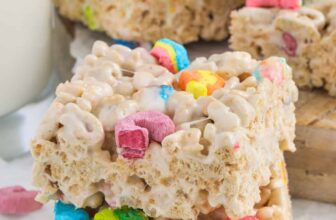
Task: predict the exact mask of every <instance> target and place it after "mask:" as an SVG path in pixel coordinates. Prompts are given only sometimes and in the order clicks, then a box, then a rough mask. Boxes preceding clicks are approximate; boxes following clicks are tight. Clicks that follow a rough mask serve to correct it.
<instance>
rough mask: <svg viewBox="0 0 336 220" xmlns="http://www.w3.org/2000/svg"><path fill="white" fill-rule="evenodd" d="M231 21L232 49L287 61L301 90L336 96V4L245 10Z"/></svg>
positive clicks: (325, 1)
mask: <svg viewBox="0 0 336 220" xmlns="http://www.w3.org/2000/svg"><path fill="white" fill-rule="evenodd" d="M231 18H232V22H231V26H230V32H231V34H232V36H231V39H230V43H231V45H230V47H231V48H232V49H234V50H242V51H247V52H249V53H251V54H252V56H253V57H255V58H265V57H269V56H273V55H277V56H281V57H285V58H286V59H287V60H288V63H289V64H290V66H291V67H292V68H293V70H294V81H295V82H296V83H297V85H298V86H299V87H301V88H312V87H317V88H324V89H326V90H327V91H328V92H329V94H330V95H332V96H335V95H336V63H335V60H336V1H334V0H321V1H310V4H307V7H302V8H300V9H298V10H286V9H279V8H257V7H245V8H242V9H241V10H238V11H234V12H232V14H231Z"/></svg>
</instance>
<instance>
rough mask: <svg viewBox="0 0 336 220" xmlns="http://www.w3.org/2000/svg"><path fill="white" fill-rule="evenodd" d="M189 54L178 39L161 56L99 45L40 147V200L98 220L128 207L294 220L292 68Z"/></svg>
mask: <svg viewBox="0 0 336 220" xmlns="http://www.w3.org/2000/svg"><path fill="white" fill-rule="evenodd" d="M172 54H175V55H176V57H175V58H172V57H171V55H172ZM167 55H169V56H167ZM186 56H187V53H186V51H185V50H184V48H183V47H182V46H181V45H178V44H176V43H174V42H172V41H169V40H167V39H163V40H160V42H158V43H157V44H156V45H155V47H154V48H153V50H152V51H151V53H149V52H148V51H146V50H145V49H143V48H136V49H134V50H130V49H128V48H126V47H123V46H120V45H113V46H111V47H109V46H108V45H106V44H105V43H103V42H99V41H98V42H96V43H95V44H94V46H93V49H92V54H89V55H87V56H86V58H85V60H84V62H83V64H82V65H80V66H79V67H78V68H77V69H76V73H75V75H74V77H73V78H72V80H71V81H70V82H65V83H62V84H60V85H59V86H58V88H57V90H56V99H55V100H54V102H53V103H52V105H51V107H50V108H49V110H48V112H47V113H46V115H45V116H44V118H43V120H42V122H41V125H40V127H39V129H38V132H37V135H36V137H35V139H34V140H33V142H32V155H33V157H34V158H35V165H34V171H33V172H34V173H33V176H34V178H33V179H34V183H35V185H36V186H37V187H39V188H40V190H41V192H40V194H39V196H38V198H37V199H38V200H39V201H42V202H48V201H49V200H60V201H62V202H63V203H71V204H73V205H75V206H76V207H77V208H83V209H84V210H88V209H89V210H91V212H90V213H92V211H94V212H97V213H96V216H95V219H101V218H98V217H99V216H102V215H103V213H101V212H105V211H106V212H109V211H110V212H112V210H113V209H116V208H120V207H124V206H128V207H131V208H133V209H139V210H142V211H143V212H144V214H145V215H147V216H148V217H150V218H154V219H197V218H199V219H216V218H220V219H224V218H225V219H232V220H234V219H245V220H247V219H260V220H262V219H265V220H266V219H279V220H280V219H283V220H288V219H291V203H290V198H289V194H288V188H287V182H288V181H287V173H286V167H285V163H284V158H283V151H286V150H288V151H294V150H295V146H294V144H293V140H294V130H295V115H294V109H295V107H294V102H295V101H296V100H297V98H298V97H297V96H298V95H297V94H298V91H297V88H296V86H295V83H294V82H293V80H292V70H291V68H290V67H289V66H288V65H287V64H286V61H285V60H284V59H283V58H279V57H271V58H268V59H266V60H263V61H257V60H254V59H252V58H251V56H250V55H249V54H248V53H245V52H226V53H223V54H217V55H212V56H210V57H209V58H204V57H202V58H197V59H196V60H195V61H193V62H192V63H191V64H190V65H189V61H188V59H187V57H186ZM175 72H176V74H174V73H175ZM57 204H58V206H57V207H59V205H60V204H59V203H57ZM103 207H110V208H106V209H104V210H102V211H100V210H101V209H102V208H103ZM58 210H59V208H57V209H56V210H55V212H56V214H59V213H58ZM97 216H98V217H97Z"/></svg>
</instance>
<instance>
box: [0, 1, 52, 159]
mask: <svg viewBox="0 0 336 220" xmlns="http://www.w3.org/2000/svg"><path fill="white" fill-rule="evenodd" d="M51 19H52V6H51V2H50V0H30V1H21V0H10V1H3V2H2V6H1V7H0V27H1V34H0V67H1V70H0V158H12V157H14V156H16V155H19V154H22V153H23V152H26V151H27V150H28V149H29V147H28V146H27V145H28V143H27V142H26V141H27V138H25V136H26V134H27V133H28V134H29V133H30V132H31V131H32V130H34V127H35V123H36V122H35V120H34V121H33V119H34V118H36V117H37V114H40V113H39V109H40V108H37V103H35V105H29V107H28V108H26V107H25V109H24V108H22V107H23V106H24V105H26V104H28V103H31V102H38V99H39V100H41V97H39V96H40V94H41V92H42V91H43V89H45V88H46V86H47V84H48V81H49V80H50V77H51V75H52V74H51V73H52V68H51V60H52V59H51V37H52V34H51V30H52V22H51ZM42 103H43V102H42ZM41 105H42V104H41ZM34 106H35V107H34ZM20 108H21V109H20ZM15 111H16V112H15ZM39 117H40V116H39Z"/></svg>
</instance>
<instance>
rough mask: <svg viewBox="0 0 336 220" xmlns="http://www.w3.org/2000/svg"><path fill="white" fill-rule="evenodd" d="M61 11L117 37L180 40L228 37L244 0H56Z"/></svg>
mask: <svg viewBox="0 0 336 220" xmlns="http://www.w3.org/2000/svg"><path fill="white" fill-rule="evenodd" d="M54 2H55V5H56V6H57V7H58V9H59V11H60V13H61V14H62V15H63V16H65V17H67V18H69V19H71V20H74V21H80V22H82V23H84V24H85V25H87V26H88V27H89V28H90V29H92V30H100V31H104V32H106V33H107V34H108V35H109V36H111V37H113V38H117V39H123V40H130V41H138V42H143V41H151V42H155V41H156V40H159V39H160V38H162V37H168V38H171V39H173V40H176V41H178V42H181V43H188V42H193V41H197V40H199V39H205V40H222V39H225V38H226V37H228V24H229V17H230V12H231V11H232V10H234V9H237V8H239V7H241V6H242V5H243V4H244V0H225V1H223V0H179V1H176V0H164V1H157V0H146V1H134V0H114V1H111V0H100V1H97V0H85V1H83V0H71V1H68V0H54Z"/></svg>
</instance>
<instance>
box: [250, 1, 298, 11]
mask: <svg viewBox="0 0 336 220" xmlns="http://www.w3.org/2000/svg"><path fill="white" fill-rule="evenodd" d="M302 5H303V0H246V6H247V7H277V8H282V9H294V10H296V9H299V8H300V7H301V6H302Z"/></svg>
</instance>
